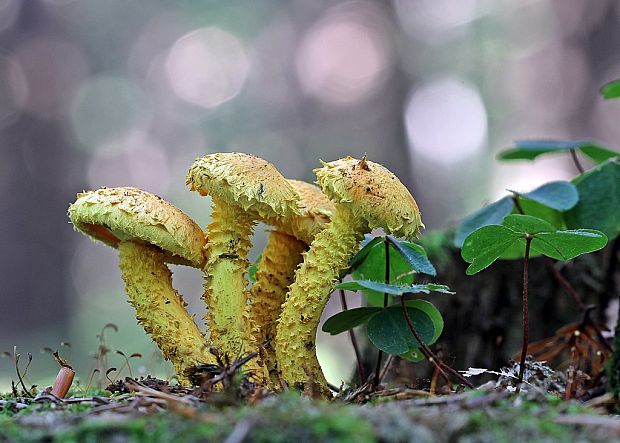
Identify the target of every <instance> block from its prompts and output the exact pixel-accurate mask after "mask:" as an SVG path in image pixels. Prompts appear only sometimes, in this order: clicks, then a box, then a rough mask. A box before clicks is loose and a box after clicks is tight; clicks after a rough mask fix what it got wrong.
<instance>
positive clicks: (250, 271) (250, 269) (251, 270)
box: [248, 255, 263, 283]
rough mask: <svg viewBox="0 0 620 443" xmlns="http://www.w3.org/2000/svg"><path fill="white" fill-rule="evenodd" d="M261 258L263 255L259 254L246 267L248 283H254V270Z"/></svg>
mask: <svg viewBox="0 0 620 443" xmlns="http://www.w3.org/2000/svg"><path fill="white" fill-rule="evenodd" d="M262 258H263V256H262V255H259V256H258V258H257V259H256V261H255V262H254V263H252V264H251V265H250V266H249V267H248V280H250V283H256V271H257V270H258V264H259V263H260V261H261V259H262Z"/></svg>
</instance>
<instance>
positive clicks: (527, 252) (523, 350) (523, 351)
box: [517, 234, 533, 392]
mask: <svg viewBox="0 0 620 443" xmlns="http://www.w3.org/2000/svg"><path fill="white" fill-rule="evenodd" d="M532 239H533V237H532V236H531V235H530V234H525V257H524V258H523V345H522V346H521V362H520V363H519V379H518V381H517V392H519V390H520V389H521V383H522V382H523V374H524V372H525V357H526V355H527V345H528V340H529V334H530V323H529V311H528V282H529V267H530V266H529V264H530V245H531V244H532Z"/></svg>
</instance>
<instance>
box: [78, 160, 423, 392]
mask: <svg viewBox="0 0 620 443" xmlns="http://www.w3.org/2000/svg"><path fill="white" fill-rule="evenodd" d="M314 172H315V173H316V176H317V179H318V180H317V183H318V185H319V186H320V187H317V186H315V185H312V184H309V183H305V182H301V181H298V180H288V179H286V178H284V177H283V176H282V175H281V174H280V173H279V172H278V171H277V169H276V168H275V166H274V165H272V164H271V163H269V162H267V161H266V160H263V159H261V158H258V157H255V156H253V155H248V154H243V153H216V154H208V155H206V156H204V157H202V158H199V159H197V160H196V161H195V162H194V163H193V165H192V166H191V168H190V169H189V172H188V174H187V179H186V183H187V184H188V185H190V188H191V190H192V191H197V192H198V193H200V194H201V195H203V196H209V197H211V203H212V212H211V223H210V224H209V225H208V226H207V228H206V232H203V231H202V229H201V228H200V227H199V226H198V225H197V224H196V223H195V222H194V221H193V220H192V219H191V218H190V217H189V216H187V215H186V214H184V213H183V212H182V211H181V210H180V209H178V208H176V207H175V206H173V205H172V204H170V203H168V202H166V201H164V200H162V199H161V198H160V197H158V196H155V195H153V194H150V193H148V192H145V191H142V190H139V189H136V188H101V189H98V190H96V191H89V192H83V193H80V194H78V197H77V200H76V201H75V203H73V204H71V205H70V207H69V218H70V219H71V223H73V226H74V227H75V229H76V230H78V231H80V232H82V233H84V234H86V235H88V236H89V237H90V238H92V239H94V240H98V241H101V242H103V243H105V244H107V245H109V246H112V247H114V248H116V249H118V251H119V266H120V268H121V274H122V278H123V280H124V281H125V285H126V292H127V294H128V297H129V303H130V304H131V305H132V306H133V307H134V308H135V310H136V317H137V319H138V322H139V323H140V324H141V325H142V326H143V327H144V330H145V331H146V333H147V334H149V336H150V337H151V338H152V339H153V341H154V342H155V344H156V345H157V347H158V348H159V349H160V350H161V352H162V354H163V356H164V358H165V359H167V360H170V361H171V362H172V364H173V366H174V368H175V371H176V372H177V375H178V377H179V380H180V381H181V382H182V383H186V384H187V383H189V379H188V373H189V372H190V371H191V369H192V368H194V367H195V366H197V365H202V364H214V363H215V362H216V361H217V358H216V356H219V357H224V360H226V359H228V360H229V361H232V360H234V359H236V358H239V357H242V356H244V355H247V354H249V353H252V352H256V353H257V358H255V359H252V360H250V361H249V362H248V363H247V364H246V369H247V370H248V372H250V373H251V374H252V375H253V377H254V379H255V381H256V382H257V383H260V384H262V385H264V386H265V387H268V388H270V389H274V390H275V389H278V388H280V387H281V386H283V385H284V386H286V385H288V386H291V387H295V388H299V389H305V387H306V386H308V384H310V386H312V387H314V388H315V389H316V390H317V391H318V393H320V394H322V395H325V396H328V395H329V390H328V387H327V382H326V380H325V377H324V375H323V372H322V370H321V367H320V365H319V363H318V360H317V358H316V353H315V338H316V331H317V327H318V324H319V320H320V317H321V314H322V312H323V309H324V307H325V305H326V304H327V301H328V299H329V296H330V294H331V293H332V291H333V288H334V286H335V284H336V282H337V280H338V277H339V275H340V273H341V272H342V271H344V270H345V269H346V268H347V267H348V262H349V259H350V258H351V257H352V256H353V255H354V254H355V252H356V251H357V249H358V248H359V244H360V242H361V241H362V239H363V237H364V234H366V233H368V232H370V231H371V230H372V229H375V228H382V229H384V230H385V231H386V232H388V233H391V234H394V235H397V236H402V237H405V238H408V239H411V238H412V237H415V236H417V234H418V232H419V229H420V227H423V224H422V221H421V219H420V212H419V210H418V207H417V205H416V202H415V200H414V199H413V197H412V196H411V194H410V193H409V191H408V190H407V188H406V187H405V186H404V185H403V184H402V183H401V182H400V181H399V180H398V178H397V177H396V176H395V175H394V174H392V173H391V172H390V171H388V170H387V169H386V168H384V167H383V166H381V165H379V164H377V163H373V162H371V161H368V160H366V159H365V158H363V159H361V160H357V159H354V158H351V157H346V158H343V159H340V160H336V161H333V162H330V163H323V167H322V168H318V169H315V170H314ZM258 222H263V223H265V224H266V225H268V226H271V227H272V230H271V232H270V233H269V237H268V241H267V245H266V247H265V249H264V250H263V252H262V259H261V261H260V263H259V265H258V269H257V272H256V281H255V282H254V284H253V285H251V286H250V284H249V281H248V277H247V271H248V267H249V261H248V254H249V252H250V249H251V247H252V240H251V239H252V235H253V232H254V228H255V226H256V224H257V223H258ZM166 263H172V264H182V265H188V266H192V267H195V268H198V269H201V270H202V272H203V273H204V279H205V283H204V294H203V300H204V302H205V304H206V306H207V312H206V316H205V320H206V327H207V331H208V334H206V335H205V334H204V333H203V332H201V330H200V329H199V327H198V326H197V325H196V323H195V321H194V319H193V318H192V317H191V316H190V315H189V313H188V312H187V310H186V308H185V305H186V304H185V302H184V301H183V298H182V296H181V295H180V294H179V293H178V292H177V291H176V290H175V289H174V288H173V286H172V273H171V271H170V270H169V268H168V267H167V266H166ZM214 354H216V355H214Z"/></svg>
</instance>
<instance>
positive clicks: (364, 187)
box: [314, 157, 424, 239]
mask: <svg viewBox="0 0 620 443" xmlns="http://www.w3.org/2000/svg"><path fill="white" fill-rule="evenodd" d="M321 163H323V167H322V168H317V169H315V170H314V172H315V174H316V176H317V183H318V184H319V185H320V186H321V188H322V189H323V192H325V194H326V195H327V196H328V197H329V198H330V199H331V200H332V201H334V202H335V203H336V205H346V206H348V207H349V209H350V210H351V211H352V212H353V213H354V214H355V215H356V216H357V217H361V218H363V219H365V220H366V221H367V222H368V226H369V228H370V229H375V228H383V229H384V230H385V231H386V232H388V233H390V234H394V235H396V236H399V237H405V238H407V239H413V238H415V237H417V236H418V234H419V231H420V228H421V227H424V224H423V223H422V219H421V216H420V210H419V209H418V205H417V203H416V201H415V200H414V199H413V196H412V195H411V193H410V192H409V190H408V189H407V188H406V187H405V186H404V185H403V184H402V183H401V181H400V180H399V179H398V177H396V175H394V174H393V173H392V172H390V171H389V170H388V169H387V168H385V167H384V166H382V165H380V164H378V163H374V162H371V161H369V160H366V159H365V158H363V159H362V160H358V159H355V158H352V157H345V158H341V159H340V160H336V161H333V162H329V163H325V162H321Z"/></svg>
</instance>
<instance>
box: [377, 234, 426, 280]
mask: <svg viewBox="0 0 620 443" xmlns="http://www.w3.org/2000/svg"><path fill="white" fill-rule="evenodd" d="M387 238H388V241H389V242H390V245H391V246H393V247H394V249H396V250H397V251H398V252H399V253H400V255H402V256H403V258H404V259H405V260H407V262H408V263H409V265H411V268H412V269H413V270H414V271H416V272H419V273H422V274H427V275H433V276H434V275H437V271H436V270H435V267H434V266H433V264H432V263H431V262H430V260H429V259H428V256H427V255H426V251H425V250H424V248H423V247H422V246H420V245H418V244H415V243H411V242H408V241H400V240H396V239H395V238H394V237H391V236H389V235H388V236H387Z"/></svg>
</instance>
